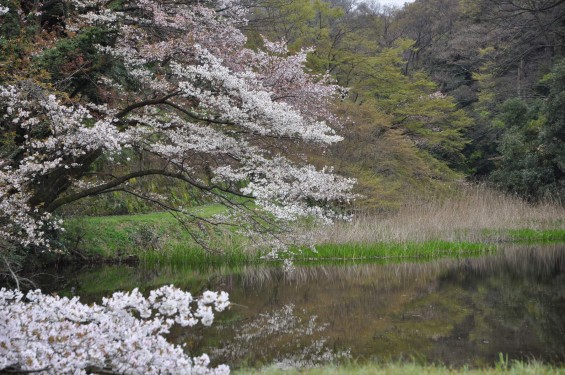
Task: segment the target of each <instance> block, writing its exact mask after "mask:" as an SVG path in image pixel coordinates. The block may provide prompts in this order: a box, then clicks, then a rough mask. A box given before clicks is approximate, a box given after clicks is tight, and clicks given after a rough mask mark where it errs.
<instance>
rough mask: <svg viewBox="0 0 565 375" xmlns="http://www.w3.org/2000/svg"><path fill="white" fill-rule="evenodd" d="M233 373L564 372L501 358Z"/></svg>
mask: <svg viewBox="0 0 565 375" xmlns="http://www.w3.org/2000/svg"><path fill="white" fill-rule="evenodd" d="M234 374H236V375H253V374H267V375H282V374H284V375H295V374H303V375H346V374H347V375H349V374H354V375H395V374H399V375H401V374H402V375H422V374H427V375H453V374H467V375H498V374H508V375H550V374H551V375H557V374H565V368H563V367H561V368H558V367H553V366H550V365H544V364H541V363H536V362H532V363H522V362H513V363H511V364H507V363H504V362H501V363H500V364H498V365H497V366H496V367H493V368H482V369H467V368H463V369H453V368H449V367H446V366H439V365H418V364H414V363H398V364H395V363H389V364H364V365H355V364H350V365H340V366H327V367H321V368H314V369H308V370H284V371H283V370H278V369H261V370H251V369H243V370H238V371H235V372H234Z"/></svg>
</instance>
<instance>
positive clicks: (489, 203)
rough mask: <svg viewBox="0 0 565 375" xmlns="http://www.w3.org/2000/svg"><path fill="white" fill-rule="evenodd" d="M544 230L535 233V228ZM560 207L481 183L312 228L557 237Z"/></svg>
mask: <svg viewBox="0 0 565 375" xmlns="http://www.w3.org/2000/svg"><path fill="white" fill-rule="evenodd" d="M542 232H544V233H545V235H546V236H545V237H547V238H545V237H543V236H541V235H540V238H536V233H537V234H541V233H542ZM564 233H565V209H564V208H563V206H561V205H560V204H557V203H555V202H543V203H537V204H530V203H528V202H526V201H524V200H522V199H520V198H518V197H515V196H511V195H508V194H504V193H501V192H498V191H495V190H492V189H488V188H486V187H484V186H470V187H466V188H464V189H463V190H462V192H461V193H460V194H457V196H452V197H447V198H435V199H431V200H428V201H423V200H419V199H411V200H409V201H408V203H406V204H405V205H404V206H402V207H401V208H400V209H399V210H398V211H396V212H394V213H384V214H359V215H357V216H356V217H355V218H354V219H353V220H352V221H351V222H341V223H336V224H334V225H332V226H329V227H322V228H317V229H315V230H314V233H313V235H314V239H315V242H317V243H332V244H345V243H348V244H351V243H360V244H368V243H407V242H428V241H448V242H472V243H478V242H485V241H488V242H493V241H506V240H513V239H517V238H518V239H520V237H523V238H524V239H528V237H532V238H531V239H532V240H539V239H556V240H557V239H562V238H561V237H562V236H563V234H564Z"/></svg>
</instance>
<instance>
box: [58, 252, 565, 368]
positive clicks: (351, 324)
mask: <svg viewBox="0 0 565 375" xmlns="http://www.w3.org/2000/svg"><path fill="white" fill-rule="evenodd" d="M170 283H174V284H175V285H177V286H179V287H182V288H185V289H188V290H191V291H192V292H193V293H195V294H198V293H199V292H201V291H203V290H206V289H211V290H225V291H227V292H229V294H230V300H231V301H232V302H233V303H234V305H233V306H232V307H231V309H230V310H229V311H228V312H224V313H222V314H219V315H218V316H217V319H216V321H215V323H214V325H213V326H212V327H209V328H208V327H199V328H196V329H195V328H192V329H175V330H174V331H173V332H172V333H171V335H170V337H169V339H170V340H172V341H174V342H176V343H185V344H186V345H187V348H188V350H189V351H190V352H191V353H193V354H198V353H201V352H206V353H208V354H209V355H210V357H211V358H212V360H213V362H214V363H216V364H217V363H226V364H228V365H230V366H231V367H232V368H237V367H240V366H243V365H245V366H261V365H268V364H276V365H277V366H280V367H290V366H293V367H296V366H312V365H317V364H322V363H326V362H329V361H339V360H343V359H347V358H351V359H355V360H358V361H364V360H380V361H385V360H403V359H404V360H416V361H422V362H424V361H425V362H427V363H430V362H437V363H445V364H448V365H453V366H462V365H469V366H478V365H491V364H493V363H495V362H496V361H497V360H498V358H499V353H503V354H504V355H505V356H506V355H507V356H508V358H509V359H510V360H512V359H522V360H531V359H538V360H542V361H544V362H549V363H554V364H563V363H565V246H563V245H555V246H544V247H538V248H533V247H519V248H510V247H509V248H506V249H503V250H500V251H499V252H498V253H497V254H496V255H491V256H485V257H481V258H472V259H444V260H436V261H432V262H426V263H416V262H414V263H410V262H406V263H399V264H385V265H383V264H331V265H303V266H296V268H295V269H294V271H293V272H290V273H289V272H285V271H283V270H282V269H281V268H280V267H243V268H239V269H231V270H228V269H224V270H217V269H216V270H208V271H205V272H204V271H196V270H191V269H183V268H182V267H175V268H167V267H163V268H155V267H153V268H151V269H146V268H143V267H138V268H128V267H104V268H97V269H91V270H81V271H80V272H78V273H71V274H69V275H68V276H67V277H65V278H63V279H57V283H56V284H52V283H51V288H54V289H59V290H63V291H64V290H66V291H67V293H68V291H69V290H70V288H71V287H72V288H73V291H75V292H76V293H77V294H78V295H80V296H81V300H83V301H87V302H91V301H97V300H99V299H100V298H101V296H103V295H107V294H108V293H110V292H112V291H114V290H116V289H131V288H133V287H134V286H136V285H140V286H142V287H141V289H142V290H144V289H145V290H149V289H152V288H154V287H156V286H159V285H163V284H170Z"/></svg>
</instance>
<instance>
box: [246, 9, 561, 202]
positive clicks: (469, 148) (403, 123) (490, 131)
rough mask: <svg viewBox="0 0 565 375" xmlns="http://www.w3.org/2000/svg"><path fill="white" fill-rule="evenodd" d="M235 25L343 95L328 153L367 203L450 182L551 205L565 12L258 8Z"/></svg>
mask: <svg viewBox="0 0 565 375" xmlns="http://www.w3.org/2000/svg"><path fill="white" fill-rule="evenodd" d="M251 9H252V16H251V22H250V23H249V25H248V26H247V27H246V31H247V34H248V35H249V36H250V41H249V43H250V44H251V45H256V44H260V43H261V39H260V37H259V35H265V36H267V37H268V38H271V39H280V40H285V41H287V42H288V43H289V45H290V46H291V48H294V49H296V50H298V49H300V48H314V50H313V51H312V52H311V53H310V55H309V67H310V69H312V70H313V71H316V72H329V74H331V75H332V77H334V78H335V79H336V81H337V82H338V84H340V85H342V86H343V87H346V88H348V96H347V99H345V100H343V101H342V102H341V103H338V104H336V110H337V111H338V113H340V114H342V115H345V117H346V119H347V120H346V122H345V125H344V128H343V132H344V135H345V141H344V142H341V143H339V144H336V146H334V148H333V152H332V153H331V155H330V156H329V158H330V159H332V160H333V161H334V164H336V165H338V168H339V171H340V172H341V173H345V174H348V175H352V176H355V177H357V179H358V181H359V189H360V191H361V192H362V193H363V194H364V195H365V196H366V197H367V198H366V199H365V200H364V201H363V202H364V204H365V205H367V206H375V207H384V206H386V205H387V203H388V204H392V205H394V204H396V203H398V202H399V201H401V200H402V197H405V196H406V195H407V193H416V194H418V193H419V194H422V193H424V192H425V191H430V190H436V189H442V188H445V186H446V184H449V182H452V181H454V180H458V179H462V178H467V179H469V180H480V181H485V180H486V181H488V182H489V183H492V184H494V185H496V186H498V187H499V188H501V189H504V190H506V191H510V192H516V193H518V194H520V195H522V196H524V197H526V198H528V199H539V198H542V197H548V196H549V197H552V198H557V199H562V197H563V193H564V190H563V184H564V182H563V176H564V172H565V159H564V156H563V152H564V151H563V150H564V147H563V141H564V139H565V138H564V136H565V133H564V132H565V128H564V126H565V125H564V122H565V118H564V117H563V114H560V111H559V109H560V108H562V106H563V104H565V102H563V100H564V97H563V95H564V94H563V93H562V91H563V82H564V77H563V63H562V60H561V59H562V58H563V53H564V43H565V2H563V1H560V0H539V1H528V0H508V1H507V0H479V1H469V0H417V1H415V2H414V3H410V4H406V6H405V7H404V8H402V9H395V8H388V7H383V6H380V5H379V4H378V2H354V1H332V2H323V1H300V0H295V1H277V0H274V1H259V3H258V4H257V3H254V6H253V8H251Z"/></svg>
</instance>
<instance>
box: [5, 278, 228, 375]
mask: <svg viewBox="0 0 565 375" xmlns="http://www.w3.org/2000/svg"><path fill="white" fill-rule="evenodd" d="M228 306H229V300H228V294H227V293H225V292H220V293H217V292H212V291H206V292H204V294H203V295H202V296H201V297H200V298H194V297H193V296H192V295H191V294H190V293H188V292H184V291H182V290H180V289H177V288H175V287H173V286H164V287H161V288H159V289H156V290H153V291H151V292H150V294H149V297H147V298H146V297H144V296H143V295H142V294H141V293H140V292H139V291H138V290H137V289H134V290H133V291H131V292H127V293H123V292H119V293H114V294H113V295H112V297H110V298H105V299H103V301H102V304H101V305H96V304H93V305H86V304H82V303H81V302H79V299H78V297H74V298H71V299H69V298H66V297H59V296H53V295H46V294H42V293H41V291H40V290H34V291H30V292H28V293H27V294H26V295H25V297H24V294H23V293H22V292H20V291H18V290H7V289H5V288H2V289H0V372H2V370H6V371H7V370H13V371H24V372H38V373H41V374H86V373H88V372H96V371H97V370H98V371H100V372H115V373H120V374H218V375H222V374H228V373H229V368H228V367H227V366H225V365H221V366H218V367H216V368H209V367H208V366H209V363H210V359H209V357H208V356H207V355H206V354H204V355H202V356H200V357H196V358H191V357H190V356H189V355H188V354H186V353H185V352H184V350H183V348H182V347H180V346H178V345H173V344H171V343H169V342H167V340H165V338H164V337H163V335H164V334H166V333H168V332H169V330H170V328H171V327H172V326H173V324H175V323H176V324H180V325H181V326H194V325H195V324H197V323H198V322H201V323H202V324H204V325H210V324H212V321H213V319H214V311H216V312H220V311H223V310H225V309H226V308H227V307H228Z"/></svg>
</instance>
